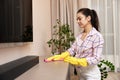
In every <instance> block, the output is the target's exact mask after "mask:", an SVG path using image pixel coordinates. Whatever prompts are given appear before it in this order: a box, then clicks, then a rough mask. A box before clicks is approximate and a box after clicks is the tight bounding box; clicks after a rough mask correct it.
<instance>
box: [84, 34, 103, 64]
mask: <svg viewBox="0 0 120 80" xmlns="http://www.w3.org/2000/svg"><path fill="white" fill-rule="evenodd" d="M103 44H104V39H103V37H102V36H99V35H97V36H96V38H95V40H94V42H93V53H92V56H89V57H87V58H86V59H87V61H88V64H89V65H91V64H98V63H99V61H100V60H101V56H102V49H103Z"/></svg>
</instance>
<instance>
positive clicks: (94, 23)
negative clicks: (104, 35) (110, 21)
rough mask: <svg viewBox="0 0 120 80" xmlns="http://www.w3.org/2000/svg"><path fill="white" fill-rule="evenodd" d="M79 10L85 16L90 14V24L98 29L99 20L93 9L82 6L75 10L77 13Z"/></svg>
mask: <svg viewBox="0 0 120 80" xmlns="http://www.w3.org/2000/svg"><path fill="white" fill-rule="evenodd" d="M79 12H81V13H82V14H84V15H85V16H86V17H88V16H91V24H92V26H93V27H94V28H95V29H96V30H97V31H99V20H98V16H97V13H96V11H95V10H90V9H89V8H82V9H79V10H78V11H77V13H79Z"/></svg>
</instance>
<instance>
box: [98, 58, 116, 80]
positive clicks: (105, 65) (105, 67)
mask: <svg viewBox="0 0 120 80" xmlns="http://www.w3.org/2000/svg"><path fill="white" fill-rule="evenodd" d="M98 67H99V69H100V72H101V80H104V79H105V78H107V77H108V71H114V70H115V66H114V64H113V63H111V62H110V61H108V60H101V61H100V63H99V64H98Z"/></svg>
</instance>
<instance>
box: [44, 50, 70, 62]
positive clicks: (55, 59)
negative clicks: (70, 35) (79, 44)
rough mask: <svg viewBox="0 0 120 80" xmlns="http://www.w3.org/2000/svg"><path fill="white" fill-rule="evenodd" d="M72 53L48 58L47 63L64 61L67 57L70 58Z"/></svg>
mask: <svg viewBox="0 0 120 80" xmlns="http://www.w3.org/2000/svg"><path fill="white" fill-rule="evenodd" d="M69 55H70V53H69V52H68V51H66V52H63V53H61V54H60V55H54V56H52V57H49V58H47V59H46V60H45V61H46V62H49V61H57V60H64V58H66V57H67V56H69Z"/></svg>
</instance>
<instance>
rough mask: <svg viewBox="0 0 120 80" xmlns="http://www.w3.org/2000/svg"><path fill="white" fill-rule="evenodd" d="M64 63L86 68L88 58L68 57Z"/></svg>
mask: <svg viewBox="0 0 120 80" xmlns="http://www.w3.org/2000/svg"><path fill="white" fill-rule="evenodd" d="M64 61H65V62H68V63H70V64H73V65H76V66H83V67H86V66H87V65H88V63H87V60H86V58H75V57H71V56H68V57H66V58H65V59H64Z"/></svg>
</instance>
